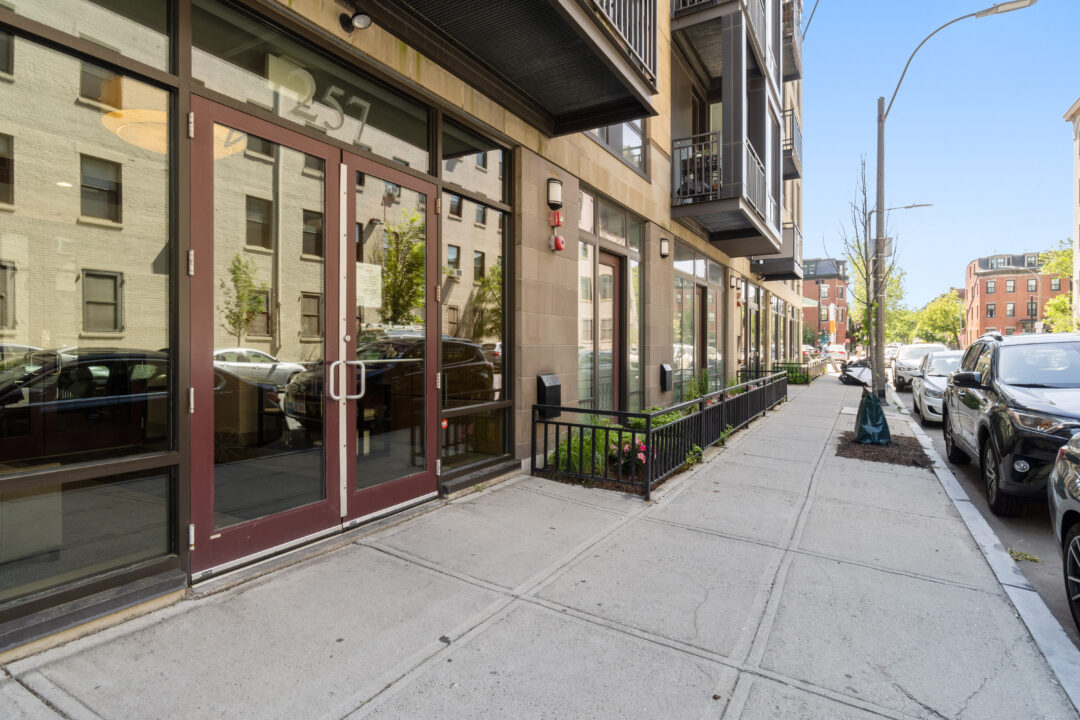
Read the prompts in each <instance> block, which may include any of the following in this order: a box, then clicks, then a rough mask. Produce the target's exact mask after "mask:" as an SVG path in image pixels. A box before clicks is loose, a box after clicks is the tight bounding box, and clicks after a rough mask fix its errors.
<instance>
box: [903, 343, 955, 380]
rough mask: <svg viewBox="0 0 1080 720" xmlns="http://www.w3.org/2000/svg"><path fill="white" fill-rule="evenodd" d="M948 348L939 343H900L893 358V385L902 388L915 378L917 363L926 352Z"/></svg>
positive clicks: (943, 350) (942, 350)
mask: <svg viewBox="0 0 1080 720" xmlns="http://www.w3.org/2000/svg"><path fill="white" fill-rule="evenodd" d="M948 349H949V348H947V347H945V346H944V345H942V344H941V343H915V344H913V345H901V346H900V347H899V349H897V351H896V357H895V358H893V364H892V381H893V387H895V388H896V389H897V390H902V389H903V387H904V386H905V385H910V384H911V381H912V380H913V379H914V378H915V372H916V371H917V370H918V369H919V364H920V363H921V362H922V359H923V358H924V357H925V356H926V354H927V353H932V352H945V351H946V350H948Z"/></svg>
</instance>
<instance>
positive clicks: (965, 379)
mask: <svg viewBox="0 0 1080 720" xmlns="http://www.w3.org/2000/svg"><path fill="white" fill-rule="evenodd" d="M952 384H953V385H955V386H956V387H962V388H970V389H972V390H978V389H979V388H981V387H982V373H977V372H958V373H955V374H953V376H952Z"/></svg>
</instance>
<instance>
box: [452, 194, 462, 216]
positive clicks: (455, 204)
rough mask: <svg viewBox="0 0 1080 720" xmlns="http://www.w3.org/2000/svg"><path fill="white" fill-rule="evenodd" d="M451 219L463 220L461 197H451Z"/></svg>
mask: <svg viewBox="0 0 1080 720" xmlns="http://www.w3.org/2000/svg"><path fill="white" fill-rule="evenodd" d="M450 217H455V218H459V219H460V218H461V196H460V195H451V196H450Z"/></svg>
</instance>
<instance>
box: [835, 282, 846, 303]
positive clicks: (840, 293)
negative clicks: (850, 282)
mask: <svg viewBox="0 0 1080 720" xmlns="http://www.w3.org/2000/svg"><path fill="white" fill-rule="evenodd" d="M836 297H837V299H839V300H843V299H844V286H843V285H837V286H836Z"/></svg>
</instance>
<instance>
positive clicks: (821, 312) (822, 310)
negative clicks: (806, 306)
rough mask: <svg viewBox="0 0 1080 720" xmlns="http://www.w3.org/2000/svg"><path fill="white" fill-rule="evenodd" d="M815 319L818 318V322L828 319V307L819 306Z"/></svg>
mask: <svg viewBox="0 0 1080 720" xmlns="http://www.w3.org/2000/svg"><path fill="white" fill-rule="evenodd" d="M817 319H818V322H821V321H823V320H828V319H829V308H826V307H819V308H818V310H817Z"/></svg>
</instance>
